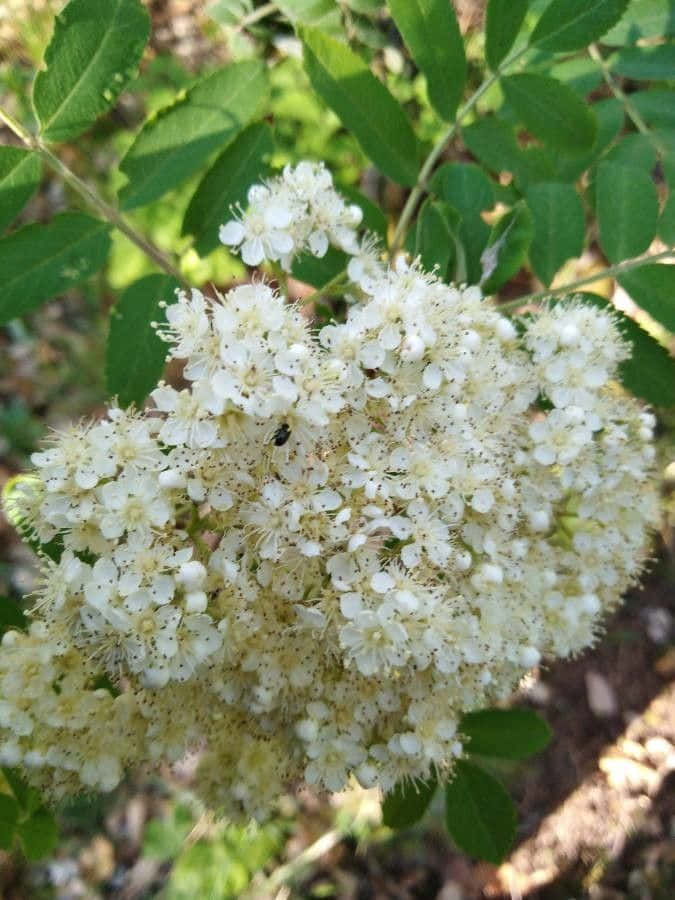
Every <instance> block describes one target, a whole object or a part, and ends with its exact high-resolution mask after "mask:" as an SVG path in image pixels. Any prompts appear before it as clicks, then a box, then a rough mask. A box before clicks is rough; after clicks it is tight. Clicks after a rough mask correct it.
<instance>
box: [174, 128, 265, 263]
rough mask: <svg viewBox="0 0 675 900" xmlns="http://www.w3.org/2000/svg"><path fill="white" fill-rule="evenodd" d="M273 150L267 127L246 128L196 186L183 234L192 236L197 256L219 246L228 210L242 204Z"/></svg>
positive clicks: (184, 220)
mask: <svg viewBox="0 0 675 900" xmlns="http://www.w3.org/2000/svg"><path fill="white" fill-rule="evenodd" d="M273 149H274V142H273V140H272V130H271V129H270V127H269V125H267V124H266V123H265V122H257V123H256V124H255V125H249V127H248V128H246V129H245V130H244V131H242V133H241V134H240V135H239V136H238V137H237V138H235V140H234V141H233V142H232V143H231V144H230V145H229V146H228V147H226V148H225V150H223V152H222V153H221V154H220V156H219V157H218V159H217V160H216V161H215V162H214V164H213V165H212V166H211V168H210V169H209V171H208V172H207V173H206V175H204V177H203V178H202V180H201V181H200V182H199V187H198V188H197V190H196V192H195V194H194V196H193V198H192V200H190V205H189V206H188V208H187V211H186V213H185V218H184V219H183V234H194V236H195V249H196V250H197V252H198V253H199V255H200V256H206V254H207V253H210V252H211V251H212V250H213V249H214V248H215V247H218V246H219V241H218V228H219V226H220V225H222V224H223V223H224V222H227V220H228V219H229V218H230V207H231V206H236V205H237V204H238V203H245V201H246V194H247V192H248V189H249V187H250V186H251V185H252V184H255V183H256V182H257V181H259V180H260V178H261V176H262V175H263V174H264V173H265V171H266V168H267V167H266V164H265V159H266V157H267V156H268V155H269V154H270V153H271V152H272V150H273Z"/></svg>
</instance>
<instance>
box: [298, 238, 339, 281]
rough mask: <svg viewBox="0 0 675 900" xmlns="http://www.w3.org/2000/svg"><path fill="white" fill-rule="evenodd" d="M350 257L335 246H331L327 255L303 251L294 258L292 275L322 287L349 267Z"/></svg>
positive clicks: (299, 279)
mask: <svg viewBox="0 0 675 900" xmlns="http://www.w3.org/2000/svg"><path fill="white" fill-rule="evenodd" d="M348 262H349V258H348V256H347V254H346V253H343V252H342V251H341V250H338V249H336V248H335V247H329V248H328V252H327V253H326V254H325V256H322V257H316V256H312V254H311V253H302V254H301V255H300V256H297V257H296V258H295V259H294V260H293V266H292V275H293V278H297V279H298V281H304V282H305V284H311V285H312V287H315V288H322V287H323V286H324V285H326V284H328V282H329V281H332V280H333V279H334V278H335V277H336V275H339V274H340V272H344V271H345V269H346V268H347V263H348Z"/></svg>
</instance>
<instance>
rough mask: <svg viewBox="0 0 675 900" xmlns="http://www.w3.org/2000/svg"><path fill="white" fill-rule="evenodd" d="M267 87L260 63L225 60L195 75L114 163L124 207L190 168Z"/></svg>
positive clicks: (248, 115) (247, 114)
mask: <svg viewBox="0 0 675 900" xmlns="http://www.w3.org/2000/svg"><path fill="white" fill-rule="evenodd" d="M266 91H267V77H266V74H265V69H264V67H263V65H262V63H260V62H257V61H255V60H246V61H244V62H238V63H231V64H230V65H229V66H226V67H225V68H224V69H219V70H218V71H217V72H214V73H213V74H212V75H209V76H208V77H206V78H204V79H202V80H201V81H198V82H197V84H195V85H194V86H193V87H191V88H190V90H189V91H188V92H187V93H186V94H185V96H184V97H183V98H182V99H180V100H178V101H176V102H175V103H174V104H173V105H171V106H168V107H165V108H164V109H162V110H160V111H159V113H157V115H156V116H155V117H154V118H152V119H150V120H149V121H148V122H146V123H145V125H144V126H143V128H142V130H141V131H140V133H139V134H138V135H137V136H136V139H135V140H134V142H133V144H132V145H131V147H130V148H129V150H128V151H127V153H126V155H125V156H124V158H123V159H122V161H121V163H120V169H121V171H122V172H124V174H125V175H126V176H127V178H128V179H129V182H128V184H125V185H124V187H123V188H122V189H121V191H120V194H119V196H120V202H121V204H122V206H123V208H124V209H132V208H133V207H136V206H144V205H145V204H147V203H150V202H152V201H153V200H156V199H157V198H158V197H161V196H162V194H164V193H166V191H168V190H170V189H171V188H173V187H175V186H176V185H177V184H179V183H180V182H181V181H183V180H184V179H185V178H187V177H188V176H189V175H191V174H192V173H193V172H195V171H196V170H197V169H198V168H199V167H200V166H201V165H202V164H203V163H204V162H205V161H206V160H207V159H208V157H209V156H210V155H211V153H213V152H214V151H215V150H218V149H220V148H222V147H223V146H224V145H225V144H227V143H228V142H229V141H231V140H232V138H234V137H235V135H236V134H238V133H239V132H240V131H242V130H243V128H244V127H245V126H246V125H247V123H248V122H249V121H250V120H251V119H252V118H253V117H254V116H255V115H256V112H257V110H258V108H259V106H260V105H261V103H262V101H263V99H264V97H265V94H266Z"/></svg>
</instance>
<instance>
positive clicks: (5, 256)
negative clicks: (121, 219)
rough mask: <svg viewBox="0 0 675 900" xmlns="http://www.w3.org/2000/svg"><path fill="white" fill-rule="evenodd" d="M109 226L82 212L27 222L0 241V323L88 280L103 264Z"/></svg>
mask: <svg viewBox="0 0 675 900" xmlns="http://www.w3.org/2000/svg"><path fill="white" fill-rule="evenodd" d="M108 230H109V226H108V225H107V224H106V223H105V222H101V221H100V220H99V219H92V217H91V216H87V215H85V214H84V213H80V212H68V213H61V214H60V215H58V216H54V218H53V219H52V220H51V222H49V224H48V225H38V224H35V225H26V226H25V227H24V228H20V229H19V230H18V231H15V232H13V233H12V234H10V235H8V236H7V237H5V238H2V239H1V240H0V271H1V272H3V274H4V284H3V291H2V294H1V295H0V324H2V323H4V322H9V320H10V319H13V318H15V317H16V316H23V315H25V313H27V312H30V311H31V310H33V309H35V308H36V307H37V306H39V305H40V304H41V303H44V302H45V300H50V299H51V298H52V297H54V296H56V295H57V294H62V293H63V292H64V291H67V290H68V289H69V288H71V287H74V286H75V285H76V284H80V283H81V282H82V281H86V279H87V278H89V276H90V275H92V274H93V273H94V272H96V271H97V270H98V269H100V268H101V266H102V265H103V264H104V263H105V261H106V258H107V256H108V249H109V247H110V237H109V235H108Z"/></svg>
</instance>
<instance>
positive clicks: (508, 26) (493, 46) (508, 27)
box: [485, 0, 530, 70]
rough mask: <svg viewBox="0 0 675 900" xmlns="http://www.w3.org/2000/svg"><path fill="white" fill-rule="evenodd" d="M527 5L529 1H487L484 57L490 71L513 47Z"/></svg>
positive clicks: (495, 67)
mask: <svg viewBox="0 0 675 900" xmlns="http://www.w3.org/2000/svg"><path fill="white" fill-rule="evenodd" d="M529 5H530V3H529V0H489V2H488V5H487V11H486V14H485V56H486V58H487V61H488V63H489V65H490V68H491V69H493V70H494V69H497V67H498V66H499V63H500V62H501V61H502V60H503V59H504V57H505V56H506V54H507V53H508V52H509V50H510V49H511V47H513V43H514V41H515V39H516V37H517V36H518V32H519V31H520V27H521V25H522V24H523V20H524V19H525V13H526V12H527V7H528V6H529Z"/></svg>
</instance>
